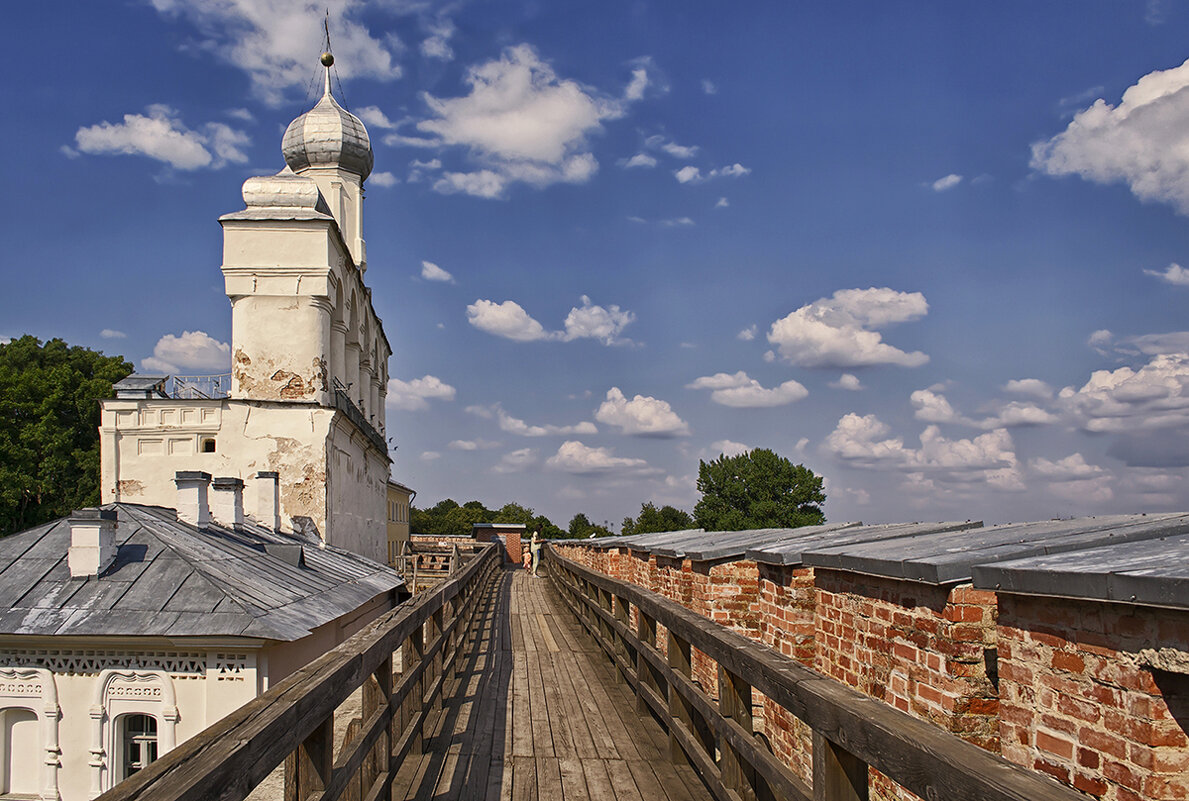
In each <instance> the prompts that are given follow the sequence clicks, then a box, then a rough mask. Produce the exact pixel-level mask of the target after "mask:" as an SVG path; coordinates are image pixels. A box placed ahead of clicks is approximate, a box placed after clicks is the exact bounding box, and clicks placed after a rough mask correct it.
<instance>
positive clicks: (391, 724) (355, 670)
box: [100, 545, 503, 801]
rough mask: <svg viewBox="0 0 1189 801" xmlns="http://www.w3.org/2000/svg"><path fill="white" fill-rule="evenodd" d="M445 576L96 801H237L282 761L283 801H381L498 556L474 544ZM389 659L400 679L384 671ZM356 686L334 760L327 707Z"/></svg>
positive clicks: (416, 741)
mask: <svg viewBox="0 0 1189 801" xmlns="http://www.w3.org/2000/svg"><path fill="white" fill-rule="evenodd" d="M453 561H454V565H455V571H454V573H453V575H452V576H450V577H449V578H448V579H447V580H445V581H443V582H442V583H441V584H439V585H438V586H436V587H435V588H434V589H433V590H431V591H428V592H425V593H422V594H420V595H418V596H416V597H415V598H413V599H411V600H409V601H407V602H405V603H404V604H402V605H401V606H399V607H397V608H396V609H394V610H392V611H391V612H389V613H387V614H386V615H384V616H383V617H381V618H380V619H378V620H376V621H375V622H373V623H371V624H370V625H368V626H367V627H366V628H364V629H363V630H362V631H360V632H359V633H357V634H356V635H354V636H353V637H351V638H350V639H348V640H347V641H346V642H344V643H342V644H341V645H339V646H338V647H337V648H335V649H334V650H332V651H329V652H327V653H326V654H324V655H323V656H321V657H319V658H318V659H316V660H314V661H313V662H311V663H310V664H308V665H306V666H305V667H303V668H301V669H299V670H297V671H296V672H295V673H294V674H293V675H291V676H289V677H288V678H286V679H285V680H284V681H282V682H281V683H279V684H278V685H276V686H275V687H273V688H272V689H270V690H269V691H268V692H266V693H264V694H263V695H261V696H260V697H259V698H256V699H255V700H253V701H250V702H249V703H247V704H245V705H244V706H243V707H241V708H240V709H238V710H237V711H235V712H233V713H231V714H230V715H228V716H227V717H225V718H223V719H222V720H221V721H219V722H218V723H216V724H215V725H213V726H211V727H210V728H208V729H206V730H205V731H203V732H202V733H200V734H198V735H196V736H195V737H192V738H191V739H189V740H187V741H186V742H184V743H182V744H181V745H180V746H178V747H177V748H175V749H174V750H172V751H170V752H169V753H168V754H165V755H164V756H162V757H161V759H159V760H157V761H156V762H154V763H153V764H152V765H150V766H149V767H148V768H146V769H145V770H143V771H141V772H139V773H137V774H136V775H135V776H133V777H131V778H130V779H127V780H125V781H123V782H120V783H119V784H118V785H116V786H115V787H114V788H113V789H111V790H109V791H108V792H107V793H104V794H103V795H102V796H100V801H199V800H200V799H202V801H212V800H213V799H221V800H222V801H241V800H242V799H244V798H245V797H247V795H248V794H249V793H250V792H251V791H252V789H253V788H255V787H256V785H257V784H259V783H260V782H261V781H262V780H263V779H264V778H265V777H266V776H268V775H269V773H271V772H272V771H273V769H275V768H276V767H277V766H278V765H280V764H281V763H282V762H284V764H285V799H286V801H338V799H340V798H342V799H359V801H376V799H382V798H387V797H388V796H389V789H390V787H391V784H392V780H393V778H394V777H395V775H396V771H397V769H398V768H399V767H400V765H401V762H402V760H404V758H405V756H406V755H408V754H409V753H410V752H412V751H414V750H415V751H418V752H420V751H421V749H422V744H423V739H422V729H423V727H424V725H425V723H426V720H427V718H428V717H429V715H430V714H431V713H432V711H433V710H434V709H435V708H439V707H440V704H441V697H442V692H443V688H444V687H445V686H446V684H447V682H449V681H452V680H453V676H454V668H455V666H456V665H457V664H458V661H459V656H460V655H462V654H463V653H464V652H465V651H466V649H467V648H469V647H470V645H471V635H472V628H473V624H474V623H475V611H476V609H477V608H478V607H477V602H478V599H479V598H480V597H481V595H482V594H483V592H484V590H485V589H486V588H487V587H488V586H489V583H490V582H491V581H493V580H495V579H496V577H497V575H498V574H499V572H500V570H499V568H500V566H501V565H502V563H503V553H502V552H501V551H499V550H498V549H497V547H496V546H494V545H487V546H484V547H483V548H482V549H481V550H480V551H479V552H478V554H477V555H476V556H475V557H474V558H471V559H469V560H467V561H466V562H465V564H464V563H463V562H462V561H461V560H459V559H457V558H455V559H454V560H453ZM397 651H399V652H400V654H401V672H400V673H395V672H394V670H393V663H394V659H393V656H394V654H395V653H396V652H397ZM360 687H362V689H363V691H362V695H363V699H362V700H363V707H362V708H363V720H362V722H361V724H360V725H359V726H358V727H357V728H356V727H354V726H352V727H351V728H352V731H351V733H350V735H351V736H349V738H348V744H347V745H346V746H344V748H343V749H342V753H340V754H338V755H337V756H335V754H334V751H333V748H334V742H333V737H334V715H335V710H336V709H337V708H338V707H339V705H340V704H341V703H343V701H344V700H346V699H347V698H348V697H349V696H350V695H351V694H352V693H353V692H354V691H355V690H356V689H358V688H360Z"/></svg>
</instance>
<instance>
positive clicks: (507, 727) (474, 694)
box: [392, 569, 710, 801]
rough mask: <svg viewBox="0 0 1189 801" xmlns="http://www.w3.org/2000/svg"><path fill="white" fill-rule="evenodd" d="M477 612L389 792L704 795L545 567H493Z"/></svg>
mask: <svg viewBox="0 0 1189 801" xmlns="http://www.w3.org/2000/svg"><path fill="white" fill-rule="evenodd" d="M479 614H480V616H481V619H482V623H481V627H480V630H479V635H478V636H479V643H478V647H477V648H476V649H475V651H474V653H473V654H471V655H468V658H466V659H465V660H464V661H462V662H461V666H462V667H461V670H460V671H459V675H458V683H457V685H456V686H455V688H454V690H453V692H452V693H451V695H450V696H449V697H448V698H447V700H446V702H445V703H444V704H443V709H442V712H441V714H440V715H439V716H438V717H437V719H436V720H434V721H432V724H431V725H428V726H427V735H426V740H425V751H426V753H425V754H424V755H422V756H420V757H418V756H417V755H411V756H410V757H409V758H408V759H406V761H405V763H404V765H403V766H402V768H401V771H400V773H398V774H397V777H396V781H395V783H394V785H393V793H392V795H393V798H406V799H410V800H411V799H418V801H420V800H421V799H426V800H427V801H428V799H457V798H461V799H490V800H491V801H495V800H496V799H516V801H521V800H522V799H524V800H525V801H527V800H528V799H543V801H552V800H553V799H562V800H564V801H605V800H606V799H628V800H629V801H695V800H696V801H701V800H702V799H709V798H710V794H709V792H708V791H707V790H706V789H705V787H704V786H703V785H702V783H701V781H700V780H699V779H698V777H697V776H696V775H695V774H694V772H693V771H692V770H690V769H689V768H688V767H686V766H680V767H677V766H674V765H673V764H672V763H671V762H670V760H669V741H668V737H667V736H666V735H665V734H664V732H663V731H662V729H661V728H660V726H659V725H658V724H657V723H656V721H654V720H653V719H652V718H651V717H649V716H647V715H643V716H642V715H638V714H637V713H636V711H635V710H636V701H635V696H634V695H633V694H632V693H631V692H630V691H629V689H628V687H627V685H623V684H616V681H615V675H614V673H613V672H612V669H611V667H610V664H609V662H608V661H607V659H606V657H605V656H604V655H603V652H602V651H601V650H599V648H598V646H597V645H595V644H594V642H593V641H591V640H590V639H589V637H587V635H586V634H585V632H584V631H583V630H582V629H581V627H580V625H579V624H578V622H577V621H576V620H574V618H573V615H572V613H571V612H570V611H569V609H568V608H567V607H566V606H565V604H563V603H562V602H561V600H560V599H558V598H557V596H556V595H555V591H554V590H553V588H552V586H551V584H550V582H549V580H548V579H546V578H544V577H541V578H537V579H534V578H533V577H532V576H530V575H529V574H528V573H527V572H526V571H524V570H512V569H508V570H505V571H504V573H503V575H502V576H501V577H499V579H498V580H497V581H495V582H493V586H492V590H491V592H490V593H489V596H488V597H487V598H485V599H483V600H482V601H481V602H480V610H479Z"/></svg>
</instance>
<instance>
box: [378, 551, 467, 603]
mask: <svg viewBox="0 0 1189 801" xmlns="http://www.w3.org/2000/svg"><path fill="white" fill-rule="evenodd" d="M481 547H483V546H480V545H479V544H477V543H466V544H464V545H462V546H461V547H459V545H458V544H457V543H452V544H449V545H434V544H427V543H411V542H407V541H403V540H402V541H401V542H400V544H399V545H398V546H397V552H396V555H395V556H394V557H393V558H392V560H391V561H392V568H393V569H394V570H396V572H397V573H399V574H400V575H401V576H402V577H403V578H404V580H405V586H406V587H407V588H408V590H409V592H411V593H413V594H414V595H416V594H417V593H418V592H421V591H422V590H424V589H426V588H429V587H432V586H433V585H435V584H436V583H437V582H439V581H442V580H443V579H445V578H447V577H448V576H451V575H453V574H454V572H455V571H456V570H458V568H459V566H460V565H462V564H464V563H465V562H466V561H467V560H469V559H470V558H471V557H472V556H474V554H475V553H477V552H478V551H479V549H480V548H481Z"/></svg>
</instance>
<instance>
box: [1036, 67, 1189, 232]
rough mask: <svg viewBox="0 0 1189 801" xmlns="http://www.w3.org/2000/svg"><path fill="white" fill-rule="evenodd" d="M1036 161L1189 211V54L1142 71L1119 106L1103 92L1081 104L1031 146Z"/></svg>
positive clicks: (1046, 168) (1045, 168)
mask: <svg viewBox="0 0 1189 801" xmlns="http://www.w3.org/2000/svg"><path fill="white" fill-rule="evenodd" d="M1032 167H1033V168H1034V169H1036V170H1039V171H1041V172H1044V173H1046V174H1048V175H1080V176H1081V177H1082V178H1084V179H1086V180H1088V181H1094V182H1096V183H1103V184H1111V183H1124V184H1126V185H1127V186H1128V187H1129V188H1130V189H1131V192H1132V194H1134V195H1135V196H1136V197H1138V198H1139V199H1141V200H1146V201H1158V202H1163V203H1169V204H1171V205H1172V206H1173V207H1175V208H1176V209H1177V211H1179V212H1180V213H1181V214H1189V61H1186V62H1185V63H1184V64H1182V65H1181V66H1179V67H1174V68H1172V69H1167V70H1157V71H1155V72H1150V73H1148V74H1147V75H1145V76H1143V77H1142V78H1140V79H1139V80H1138V81H1136V83H1135V85H1133V86H1131V87H1128V89H1127V90H1126V91H1125V92H1123V97H1122V99H1121V100H1120V102H1119V104H1118V105H1117V106H1113V105H1111V104H1109V103H1107V102H1106V101H1105V100H1103V99H1101V98H1100V99H1098V100H1096V101H1094V103H1093V104H1092V105H1091V106H1089V107H1088V108H1085V109H1083V110H1082V111H1079V112H1078V113H1077V114H1076V115H1074V118H1073V120H1072V121H1071V122H1070V123H1069V126H1068V127H1067V128H1066V129H1065V130H1064V131H1062V132H1061V133H1059V134H1057V135H1056V136H1054V137H1052V138H1051V139H1047V140H1044V141H1040V142H1036V143H1034V144H1033V145H1032Z"/></svg>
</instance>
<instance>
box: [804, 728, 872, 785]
mask: <svg viewBox="0 0 1189 801" xmlns="http://www.w3.org/2000/svg"><path fill="white" fill-rule="evenodd" d="M813 801H867V764H866V763H865V762H863V760H861V759H859V758H858V757H857V756H855V755H854V754H852V753H850V752H849V751H847V750H846V749H844V748H842V747H841V746H838V745H835V744H834V743H832V742H830V740H828V739H827V738H826V737H825V736H824V735H822V734H820V733H818V731H817V730H816V729H815V730H814V732H813Z"/></svg>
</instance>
